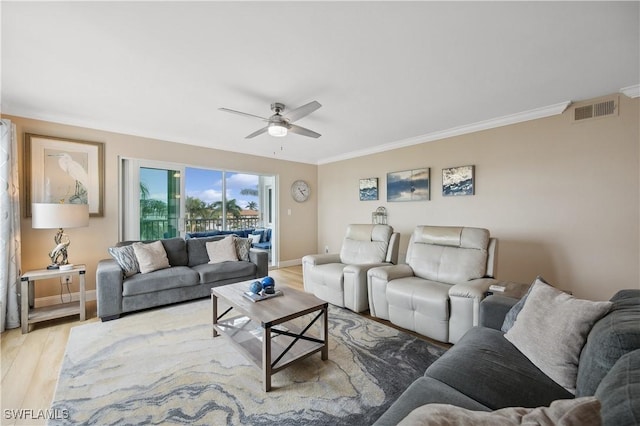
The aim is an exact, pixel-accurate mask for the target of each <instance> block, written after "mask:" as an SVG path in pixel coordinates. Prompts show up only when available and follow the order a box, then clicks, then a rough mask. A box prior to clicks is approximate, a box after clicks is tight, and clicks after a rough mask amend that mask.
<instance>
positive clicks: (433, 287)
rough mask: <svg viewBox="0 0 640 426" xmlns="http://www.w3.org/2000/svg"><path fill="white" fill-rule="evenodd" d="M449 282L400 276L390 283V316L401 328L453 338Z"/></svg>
mask: <svg viewBox="0 0 640 426" xmlns="http://www.w3.org/2000/svg"><path fill="white" fill-rule="evenodd" d="M450 289H451V286H450V285H449V284H443V283H439V282H435V281H428V280H424V279H422V278H418V277H405V278H398V279H395V280H392V281H390V282H389V283H388V284H387V291H386V295H387V301H388V302H389V319H390V320H391V322H393V323H394V324H396V325H399V326H400V327H403V328H407V329H409V330H414V331H416V332H418V333H420V334H422V335H425V336H428V337H430V338H432V339H436V340H440V341H443V342H446V341H448V340H449V315H450V308H449V290H450Z"/></svg>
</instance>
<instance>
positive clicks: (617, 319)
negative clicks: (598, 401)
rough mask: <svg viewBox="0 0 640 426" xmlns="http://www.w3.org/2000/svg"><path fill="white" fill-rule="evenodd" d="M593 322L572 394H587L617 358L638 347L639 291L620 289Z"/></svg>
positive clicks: (639, 346) (639, 333)
mask: <svg viewBox="0 0 640 426" xmlns="http://www.w3.org/2000/svg"><path fill="white" fill-rule="evenodd" d="M611 302H613V305H612V307H611V311H610V312H609V313H608V314H607V315H606V316H604V317H603V318H602V319H600V320H599V321H598V322H597V323H595V324H594V326H593V328H592V329H591V332H590V333H589V336H588V337H587V343H586V344H585V346H584V348H583V349H582V353H581V354H580V363H579V364H578V378H577V386H576V396H591V395H593V394H594V393H595V391H596V389H597V388H598V385H599V384H600V382H601V381H602V379H603V377H604V376H605V375H606V374H607V373H608V372H609V370H610V369H611V368H612V367H613V365H614V364H615V363H616V362H617V361H618V359H619V358H620V357H621V356H622V355H624V354H626V353H628V352H631V351H633V350H636V349H640V290H621V291H619V292H618V293H616V294H615V296H613V297H612V298H611Z"/></svg>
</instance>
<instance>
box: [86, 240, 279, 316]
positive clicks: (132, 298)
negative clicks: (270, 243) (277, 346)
mask: <svg viewBox="0 0 640 426" xmlns="http://www.w3.org/2000/svg"><path fill="white" fill-rule="evenodd" d="M224 237H225V236H224V235H222V236H215V237H209V238H190V239H188V240H184V239H182V238H170V239H166V240H161V241H162V245H163V246H164V249H165V251H166V253H167V258H168V259H169V264H170V265H171V267H170V268H166V269H160V270H157V271H153V272H150V273H146V274H140V273H138V274H135V275H133V276H130V277H128V278H125V277H124V274H123V271H122V269H121V268H120V266H119V265H118V263H117V262H116V261H115V260H114V259H103V260H101V261H100V262H98V268H97V271H96V293H97V294H96V298H97V304H98V317H100V319H102V321H107V320H112V319H116V318H119V317H120V315H121V314H123V313H126V312H132V311H138V310H141V309H147V308H153V307H156V306H162V305H168V304H171V303H176V302H183V301H186V300H191V299H197V298H202V297H207V296H209V295H210V294H211V288H212V287H217V286H221V285H225V284H231V283H235V282H239V281H245V280H250V279H255V278H259V277H264V276H266V275H267V273H268V254H267V253H266V252H258V251H254V250H251V251H250V252H249V259H250V261H249V262H247V261H241V260H240V261H237V262H222V263H216V264H209V263H208V262H209V256H208V254H207V249H206V243H207V242H209V241H217V240H220V239H222V238H224ZM134 242H135V241H126V242H121V243H118V246H123V245H129V244H133V243H134ZM149 242H150V241H149Z"/></svg>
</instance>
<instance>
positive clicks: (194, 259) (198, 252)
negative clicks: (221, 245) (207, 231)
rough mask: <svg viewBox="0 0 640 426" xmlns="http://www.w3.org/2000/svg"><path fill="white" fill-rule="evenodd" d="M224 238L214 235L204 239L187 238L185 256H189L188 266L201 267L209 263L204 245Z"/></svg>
mask: <svg viewBox="0 0 640 426" xmlns="http://www.w3.org/2000/svg"><path fill="white" fill-rule="evenodd" d="M223 238H224V235H216V236H213V237H206V238H189V239H188V240H187V254H188V255H189V264H188V266H195V265H202V264H203V263H209V255H208V254H207V246H206V244H207V243H208V242H209V241H218V240H221V239H223Z"/></svg>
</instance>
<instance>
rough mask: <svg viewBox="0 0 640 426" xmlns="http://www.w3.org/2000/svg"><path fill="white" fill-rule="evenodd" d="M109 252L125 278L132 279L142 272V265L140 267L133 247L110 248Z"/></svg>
mask: <svg viewBox="0 0 640 426" xmlns="http://www.w3.org/2000/svg"><path fill="white" fill-rule="evenodd" d="M107 251H108V252H109V254H110V255H111V257H113V259H114V260H115V261H116V262H117V263H118V266H120V269H122V273H123V274H124V276H125V277H130V276H131V275H135V274H137V273H138V272H140V265H138V259H137V258H136V252H135V251H133V247H132V246H130V245H129V246H122V247H109V248H108V249H107Z"/></svg>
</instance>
